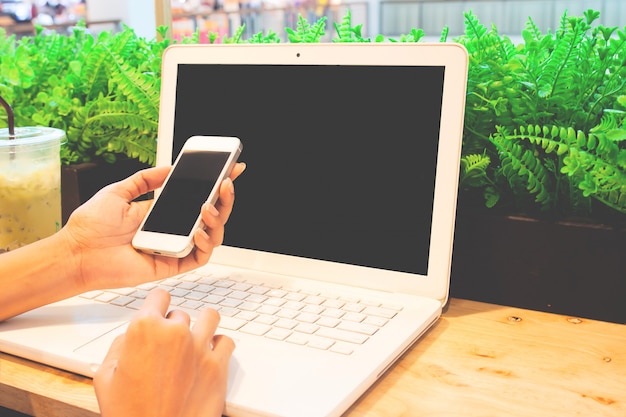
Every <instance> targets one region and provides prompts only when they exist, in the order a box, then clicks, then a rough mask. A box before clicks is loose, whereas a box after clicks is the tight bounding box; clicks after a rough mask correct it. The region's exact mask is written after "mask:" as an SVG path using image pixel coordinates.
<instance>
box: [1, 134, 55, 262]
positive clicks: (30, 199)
mask: <svg viewBox="0 0 626 417" xmlns="http://www.w3.org/2000/svg"><path fill="white" fill-rule="evenodd" d="M64 139H65V134H64V132H63V131H62V130H59V129H53V128H45V127H30V128H18V129H15V138H14V139H9V134H8V131H7V129H0V253H1V252H5V251H9V250H13V249H16V248H19V247H20V246H24V245H27V244H29V243H32V242H34V241H36V240H39V239H41V238H43V237H46V236H49V235H51V234H53V233H55V232H56V231H57V230H59V229H60V228H61V162H60V153H59V152H60V146H61V142H62V141H63V140H64Z"/></svg>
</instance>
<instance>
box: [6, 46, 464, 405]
mask: <svg viewBox="0 0 626 417" xmlns="http://www.w3.org/2000/svg"><path fill="white" fill-rule="evenodd" d="M467 65H468V62H467V54H466V51H465V49H464V48H463V47H462V46H460V45H457V44H454V43H436V44H435V43H433V44H430V43H391V42H388V43H355V44H348V43H344V44H342V43H325V44H321V43H320V44H268V45H250V44H238V45H227V44H223V45H174V46H171V47H170V48H169V49H167V50H166V52H165V53H164V56H163V72H162V85H161V108H160V121H159V137H158V151H157V164H160V165H163V164H171V163H172V162H173V160H174V159H175V157H176V155H177V154H178V152H179V151H180V149H181V147H182V145H183V143H184V142H185V140H186V139H187V138H189V137H191V136H194V135H213V136H215V135H222V136H236V137H239V138H240V139H241V141H242V143H243V145H244V152H243V154H242V156H241V158H240V159H241V160H242V161H245V162H246V164H247V169H246V171H245V172H244V174H243V175H242V176H241V177H240V178H238V179H237V181H236V183H235V188H236V202H235V207H234V211H233V213H232V215H231V217H230V219H229V221H228V224H227V225H226V234H225V240H224V244H223V245H222V246H221V247H219V248H217V249H216V250H215V252H214V254H213V256H212V258H211V261H210V262H209V264H208V265H206V266H203V267H201V268H199V269H198V270H195V271H192V272H191V273H188V274H183V275H181V276H178V277H173V278H169V279H166V280H163V281H161V282H157V283H149V284H146V285H145V286H140V287H139V288H134V289H115V290H112V291H101V292H95V293H89V294H83V295H81V296H77V297H74V298H71V299H69V300H65V301H62V302H59V303H55V304H52V305H49V306H45V307H42V308H39V309H36V310H33V311H30V312H28V313H25V314H22V315H20V316H18V317H15V318H13V319H10V320H8V321H6V322H4V323H0V350H2V351H4V352H7V353H10V354H14V355H17V356H21V357H25V358H29V359H31V360H35V361H40V362H43V363H46V364H49V365H52V366H56V367H59V368H62V369H66V370H69V371H72V372H76V373H79V374H82V375H86V376H89V377H91V376H93V374H94V372H95V370H96V369H97V367H98V365H99V363H100V362H101V360H102V359H103V358H104V355H105V354H106V351H107V350H108V347H109V345H110V343H111V341H112V340H113V338H114V337H115V336H117V335H118V334H120V333H121V332H123V331H124V330H125V328H126V325H127V323H128V320H129V319H130V318H131V317H132V316H133V314H134V312H135V311H136V310H135V309H133V308H137V306H138V305H140V304H138V303H140V302H141V301H140V300H139V301H136V300H135V301H130V300H131V299H133V297H135V298H139V299H140V298H141V296H142V295H145V293H146V292H147V291H148V290H149V289H150V288H151V287H152V286H163V287H165V288H167V289H168V290H170V291H171V293H172V299H173V300H176V304H177V306H178V307H176V308H181V309H183V310H185V311H188V312H190V314H191V315H192V318H193V317H194V312H197V309H201V308H206V307H207V306H210V307H213V308H217V309H218V310H219V311H220V313H221V315H222V322H221V324H220V328H219V329H218V330H219V332H220V333H224V334H227V335H229V336H230V337H232V338H233V339H234V340H235V342H236V345H237V347H236V349H235V352H234V354H233V357H232V360H231V364H230V374H229V381H228V393H227V402H226V411H225V413H226V414H227V415H228V416H231V417H244V416H274V417H275V416H282V417H330V416H340V415H342V414H343V413H345V411H346V410H348V409H349V407H350V406H351V405H352V404H353V403H354V402H355V401H357V400H358V398H359V397H360V396H361V395H362V394H363V393H364V392H365V391H366V390H367V389H368V388H369V387H370V386H371V385H372V384H373V383H374V382H375V381H376V380H378V379H379V378H380V377H381V376H382V375H383V374H384V373H385V371H386V370H387V369H388V368H389V367H390V366H392V364H393V363H394V362H395V361H396V360H397V359H398V358H399V357H400V356H401V355H402V354H403V353H404V352H405V351H406V350H407V349H409V348H410V347H411V346H412V345H413V344H414V343H415V342H416V341H417V340H418V339H419V338H420V336H422V335H423V334H424V333H425V332H426V331H427V330H428V329H429V328H430V327H431V326H432V325H433V324H434V323H436V322H437V320H438V318H439V317H440V316H441V314H442V311H443V309H444V307H445V305H446V302H447V299H448V288H449V280H450V268H451V258H452V239H453V234H454V220H455V209H456V198H457V189H458V174H459V166H460V152H461V137H462V130H463V116H464V105H465V93H466V83H467ZM42 279H45V277H42ZM245 290H251V291H252V295H250V296H248V295H245V294H244V291H245ZM185 292H187V293H189V294H193V295H194V297H195V300H191V301H189V300H185V301H180V300H182V299H183V294H184V293H185ZM205 294H206V296H205ZM246 297H248V298H246ZM272 311H276V312H278V314H279V315H280V317H279V318H272V317H271V313H272ZM244 319H245V320H248V321H249V322H250V323H247V324H245V325H244V324H242V323H243V322H244V321H245V320H244ZM343 319H347V321H348V322H349V323H348V324H345V323H344V324H340V320H343ZM272 320H275V321H272Z"/></svg>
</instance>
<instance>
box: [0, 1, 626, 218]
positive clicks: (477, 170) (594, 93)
mask: <svg viewBox="0 0 626 417" xmlns="http://www.w3.org/2000/svg"><path fill="white" fill-rule="evenodd" d="M464 17H465V33H464V34H463V35H461V36H459V37H457V38H455V39H452V40H453V41H454V42H458V43H460V44H462V45H464V46H465V48H466V49H467V51H468V54H469V73H468V85H467V98H466V107H465V129H464V133H463V151H462V158H461V167H460V168H461V177H460V190H461V193H462V198H463V196H470V199H471V197H474V196H478V197H479V199H480V200H481V204H482V205H483V206H486V207H488V208H492V209H496V210H497V209H500V210H503V211H505V210H508V211H510V210H514V211H517V212H525V213H527V214H531V215H542V214H543V215H549V216H553V217H557V216H563V215H566V216H571V215H576V216H586V217H595V218H597V219H599V218H600V217H601V215H599V214H598V212H602V213H603V214H604V213H608V216H609V217H611V219H613V218H614V217H613V216H614V215H615V216H617V218H618V220H619V221H622V222H623V221H624V214H626V32H625V29H619V28H617V27H604V26H602V25H594V22H595V21H596V20H597V19H598V17H599V12H597V11H594V10H592V9H590V10H587V11H586V12H585V13H584V14H583V16H568V14H567V12H564V13H563V15H562V17H561V20H560V25H559V27H558V29H557V30H556V31H555V32H554V33H550V32H547V33H542V31H541V30H539V28H538V27H537V25H536V24H535V23H534V22H533V20H532V18H530V17H529V19H528V21H527V24H526V26H525V28H524V30H523V31H522V38H523V42H521V43H519V44H517V45H516V44H514V43H513V42H512V41H511V40H510V39H509V38H508V37H506V36H502V35H500V34H499V33H498V31H497V28H496V27H495V26H492V27H491V28H487V27H486V26H484V25H483V24H481V23H480V21H479V19H478V17H477V16H475V15H474V14H473V13H472V12H467V13H465V14H464ZM331 23H332V24H331ZM329 26H330V27H332V28H333V29H334V32H333V36H332V39H331V41H332V42H386V41H387V42H419V41H421V40H422V39H423V37H424V35H425V34H424V31H423V30H422V29H419V28H414V29H412V30H411V31H409V33H407V34H406V35H401V36H399V37H398V38H385V37H384V36H383V35H380V34H378V35H375V36H374V37H373V38H367V37H364V36H363V35H362V25H360V24H355V23H354V22H353V21H352V16H351V13H350V11H349V10H348V11H347V12H346V14H345V15H344V16H343V18H341V19H340V21H338V22H328V21H327V19H326V17H321V18H319V19H318V20H317V21H315V22H309V21H307V19H305V18H304V17H303V16H302V15H299V16H298V19H297V22H296V27H295V28H285V33H286V35H287V39H288V41H289V42H292V43H299V42H305V43H315V42H321V40H322V39H323V38H324V37H325V36H326V33H327V30H328V27H329ZM244 31H245V26H240V27H238V28H236V30H235V31H234V33H233V35H232V37H228V36H224V37H223V38H222V39H221V42H223V43H278V42H280V41H281V40H280V37H279V36H278V34H277V33H275V32H273V31H269V32H268V33H266V34H264V33H262V32H259V33H256V34H254V35H252V36H251V37H250V38H248V39H245V38H244ZM158 33H159V35H160V37H159V38H160V39H163V40H160V41H159V40H145V39H142V38H139V37H137V36H136V35H135V33H134V32H133V31H132V29H130V28H128V27H125V28H124V30H123V31H121V32H118V33H116V34H113V33H111V32H103V33H101V34H100V35H99V36H98V37H96V38H94V37H93V36H91V35H89V34H88V33H87V32H86V30H85V27H84V25H82V26H81V25H79V26H78V27H77V28H75V29H74V31H73V33H72V34H71V35H70V36H62V35H56V34H43V33H42V30H41V28H39V29H38V32H37V34H36V35H35V36H33V37H30V38H29V37H26V38H22V39H20V40H18V39H16V38H15V37H13V36H7V35H6V32H4V31H3V30H2V29H1V28H0V95H2V96H3V97H5V98H6V99H7V100H8V101H9V102H11V103H13V105H14V107H15V116H16V123H17V125H24V126H25V125H45V126H54V127H58V128H61V129H65V130H66V131H67V134H68V139H67V143H66V144H65V145H64V146H63V150H62V154H63V155H62V156H63V162H64V163H69V162H76V161H78V162H84V161H90V160H96V159H103V160H105V161H108V162H113V161H115V160H116V159H117V158H118V157H120V155H124V156H126V157H130V158H135V159H139V160H140V161H142V162H147V163H150V164H153V163H154V160H155V156H156V133H157V120H158V105H159V95H158V92H159V83H160V71H161V68H160V66H161V55H162V53H163V51H164V50H165V48H166V47H167V46H169V45H170V44H171V43H173V42H174V41H173V40H168V39H167V37H166V33H167V28H164V27H162V28H159V29H158ZM199 39H200V36H199V32H196V33H194V34H192V35H191V36H188V37H186V38H183V39H182V40H181V41H180V42H184V43H198V42H199ZM208 39H209V41H210V42H217V41H218V39H219V36H218V34H217V33H211V34H209V35H208ZM447 41H449V40H448V29H447V27H444V28H443V29H442V31H441V34H440V42H447ZM3 117H5V118H4V119H3ZM3 123H4V125H6V116H4V115H0V126H2V125H3Z"/></svg>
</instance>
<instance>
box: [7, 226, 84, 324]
mask: <svg viewBox="0 0 626 417" xmlns="http://www.w3.org/2000/svg"><path fill="white" fill-rule="evenodd" d="M81 285H82V284H81V281H80V280H79V279H78V277H77V268H76V267H75V260H74V259H73V254H72V250H71V248H70V247H69V245H68V243H67V241H66V240H65V239H64V238H63V236H62V232H59V233H57V234H55V235H54V236H51V237H49V238H46V239H43V240H40V241H37V242H34V243H31V244H29V245H27V246H24V247H22V248H20V249H17V250H13V251H10V252H6V253H4V254H2V255H0V321H2V320H5V319H7V318H10V317H13V316H16V315H18V314H21V313H23V312H26V311H28V310H32V309H33V308H36V307H40V306H42V305H45V304H49V303H52V302H55V301H59V300H61V299H64V298H68V297H71V296H73V295H77V294H80V293H81V292H83V289H82V287H81Z"/></svg>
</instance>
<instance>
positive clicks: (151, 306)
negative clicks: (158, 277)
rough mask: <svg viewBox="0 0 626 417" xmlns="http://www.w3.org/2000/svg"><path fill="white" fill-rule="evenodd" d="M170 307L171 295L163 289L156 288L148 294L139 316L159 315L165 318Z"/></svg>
mask: <svg viewBox="0 0 626 417" xmlns="http://www.w3.org/2000/svg"><path fill="white" fill-rule="evenodd" d="M169 306H170V293H169V292H167V291H165V290H164V289H162V288H155V289H153V290H152V291H150V292H149V293H148V296H147V297H146V299H145V300H144V302H143V305H142V306H141V308H140V309H139V312H138V313H137V314H138V315H150V314H154V313H157V314H159V315H160V316H161V317H165V314H166V313H167V310H168V308H169Z"/></svg>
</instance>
